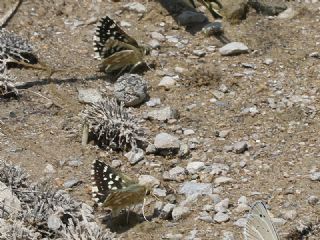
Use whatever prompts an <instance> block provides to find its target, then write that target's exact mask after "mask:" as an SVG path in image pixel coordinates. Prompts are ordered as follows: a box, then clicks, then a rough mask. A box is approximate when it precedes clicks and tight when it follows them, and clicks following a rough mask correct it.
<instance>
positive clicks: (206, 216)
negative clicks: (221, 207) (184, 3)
mask: <svg viewBox="0 0 320 240" xmlns="http://www.w3.org/2000/svg"><path fill="white" fill-rule="evenodd" d="M198 219H199V220H201V221H204V222H207V223H212V222H213V217H212V216H211V215H210V214H208V213H207V212H204V213H202V214H201V216H199V217H198Z"/></svg>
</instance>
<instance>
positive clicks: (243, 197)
mask: <svg viewBox="0 0 320 240" xmlns="http://www.w3.org/2000/svg"><path fill="white" fill-rule="evenodd" d="M238 204H248V200H247V197H246V196H241V197H240V198H239V199H238Z"/></svg>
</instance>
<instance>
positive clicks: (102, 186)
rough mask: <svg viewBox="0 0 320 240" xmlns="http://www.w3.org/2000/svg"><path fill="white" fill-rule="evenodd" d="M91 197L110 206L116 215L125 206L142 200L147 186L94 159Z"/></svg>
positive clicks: (104, 205)
mask: <svg viewBox="0 0 320 240" xmlns="http://www.w3.org/2000/svg"><path fill="white" fill-rule="evenodd" d="M91 178H92V198H93V200H94V201H95V202H96V203H97V204H98V205H99V206H102V207H105V208H110V209H111V210H112V215H113V216H117V215H118V214H119V213H120V211H121V210H122V209H124V208H126V207H130V206H132V205H136V204H139V203H141V202H143V201H144V198H145V195H146V192H147V187H146V186H143V185H140V184H138V183H136V182H134V181H132V180H131V179H130V178H129V177H127V176H124V175H122V174H119V173H116V172H115V170H114V169H112V168H111V167H110V166H109V165H107V164H105V163H104V162H101V161H99V160H95V161H94V162H93V164H92V170H91Z"/></svg>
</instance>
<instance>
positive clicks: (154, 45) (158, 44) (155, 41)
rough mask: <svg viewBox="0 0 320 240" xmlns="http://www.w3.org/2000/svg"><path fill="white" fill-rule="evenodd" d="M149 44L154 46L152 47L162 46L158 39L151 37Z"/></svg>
mask: <svg viewBox="0 0 320 240" xmlns="http://www.w3.org/2000/svg"><path fill="white" fill-rule="evenodd" d="M148 45H149V46H150V47H151V48H152V49H158V48H160V42H159V41H158V40H156V39H151V40H150V41H149V42H148Z"/></svg>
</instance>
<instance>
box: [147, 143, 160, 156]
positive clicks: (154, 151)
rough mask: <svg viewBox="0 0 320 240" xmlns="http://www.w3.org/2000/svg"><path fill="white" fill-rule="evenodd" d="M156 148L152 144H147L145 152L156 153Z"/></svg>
mask: <svg viewBox="0 0 320 240" xmlns="http://www.w3.org/2000/svg"><path fill="white" fill-rule="evenodd" d="M156 151H157V149H156V147H155V146H154V144H149V145H148V146H147V148H146V153H147V154H153V153H156Z"/></svg>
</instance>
